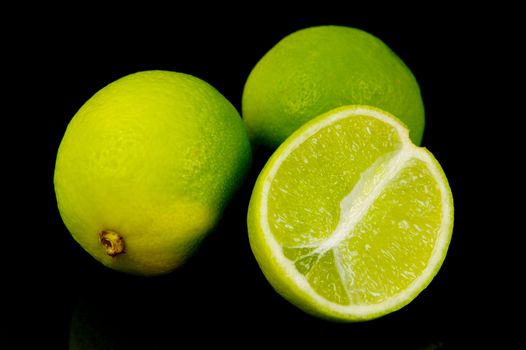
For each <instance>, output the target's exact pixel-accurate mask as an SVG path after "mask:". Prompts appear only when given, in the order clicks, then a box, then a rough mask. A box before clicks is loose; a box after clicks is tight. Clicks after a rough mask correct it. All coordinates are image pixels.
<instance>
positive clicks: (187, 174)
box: [54, 71, 251, 275]
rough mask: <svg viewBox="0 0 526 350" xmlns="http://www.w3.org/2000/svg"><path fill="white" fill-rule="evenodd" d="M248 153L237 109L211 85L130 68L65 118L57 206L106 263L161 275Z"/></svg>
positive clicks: (206, 225)
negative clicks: (74, 112)
mask: <svg viewBox="0 0 526 350" xmlns="http://www.w3.org/2000/svg"><path fill="white" fill-rule="evenodd" d="M250 160H251V150H250V142H249V139H248V136H247V133H246V130H245V127H244V125H243V122H242V120H241V118H240V116H239V114H238V112H237V111H236V109H235V108H234V107H233V106H232V105H231V104H230V103H229V102H228V101H227V100H226V98H224V97H223V96H222V95H221V94H220V93H219V92H218V91H217V90H216V89H214V88H213V87H212V86H210V85H209V84H207V83H206V82H204V81H202V80H200V79H198V78H196V77H193V76H190V75H187V74H183V73H177V72H169V71H143V72H138V73H134V74H130V75H128V76H125V77H123V78H121V79H118V80H116V81H114V82H113V83H111V84H109V85H107V86H106V87H104V88H103V89H102V90H100V91H99V92H97V93H96V94H95V95H94V96H93V97H91V98H90V99H89V100H88V101H87V102H86V103H85V104H84V105H83V106H82V107H81V108H80V109H79V111H78V112H77V113H76V114H75V116H74V117H73V118H72V119H71V121H70V123H69V125H68V127H67V130H66V132H65V134H64V137H63V139H62V141H61V144H60V147H59V150H58V154H57V159H56V165H55V175H54V184H55V192H56V197H57V202H58V207H59V211H60V214H61V216H62V219H63V221H64V223H65V225H66V226H67V228H68V229H69V231H70V232H71V234H72V236H73V237H74V238H75V240H76V241H77V242H78V243H79V244H80V245H81V246H82V247H83V248H84V249H85V250H86V251H87V252H88V253H90V254H91V255H92V256H93V257H95V258H96V259H97V260H99V261H100V262H102V263H103V264H105V265H107V266H109V267H111V268H114V269H117V270H120V271H124V272H128V273H132V274H139V275H155V274H161V273H166V272H169V271H171V270H173V269H174V268H176V267H177V266H179V265H180V264H181V263H183V262H184V261H185V260H186V259H187V258H188V257H189V256H190V255H191V253H192V251H193V250H194V249H195V247H196V246H197V245H198V243H199V242H200V240H201V239H202V238H203V237H204V236H205V235H206V234H207V233H208V232H210V230H211V229H212V228H213V227H214V225H215V224H216V222H217V221H218V219H219V217H220V216H221V213H222V211H223V209H224V208H225V205H226V204H227V202H228V201H229V199H230V198H231V196H232V195H233V193H234V191H235V190H236V188H237V186H238V185H239V184H240V182H241V180H242V179H243V176H244V175H245V173H246V172H247V170H248V168H249V163H250Z"/></svg>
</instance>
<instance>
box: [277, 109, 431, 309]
mask: <svg viewBox="0 0 526 350" xmlns="http://www.w3.org/2000/svg"><path fill="white" fill-rule="evenodd" d="M322 140H323V141H322ZM440 203H441V201H440V191H439V187H438V185H437V184H436V180H435V179H434V177H433V176H432V174H431V172H430V170H429V168H428V166H427V164H426V163H425V162H424V161H422V160H420V159H419V158H417V157H415V156H414V155H413V154H412V153H411V149H408V148H407V147H405V146H404V145H403V143H402V142H401V141H400V138H399V135H398V133H397V131H396V130H395V129H394V127H392V126H390V125H388V124H386V123H383V122H380V121H378V120H377V119H375V118H371V117H360V118H352V120H350V119H349V118H347V119H342V120H340V121H338V122H336V123H334V124H332V125H330V126H328V127H325V128H323V129H321V130H320V131H318V132H317V133H315V134H314V135H312V136H311V137H309V138H308V139H307V140H305V141H304V142H303V143H302V144H301V145H300V146H299V147H297V148H296V149H294V150H293V151H292V152H291V153H290V154H289V156H288V157H287V158H286V159H285V160H284V161H283V163H282V164H281V165H280V168H279V170H278V171H277V173H276V175H275V176H274V178H273V180H272V185H271V186H270V190H269V198H268V220H269V223H270V228H271V231H272V234H273V236H274V237H275V239H276V240H277V241H278V243H279V244H280V245H281V246H282V247H283V254H284V255H285V257H286V258H288V259H289V260H290V261H292V262H293V263H294V266H295V267H296V269H297V270H298V272H299V273H301V274H302V275H303V276H304V277H305V278H306V280H307V281H308V283H309V284H310V285H311V287H312V288H313V289H314V290H315V291H316V292H317V293H318V294H320V295H321V296H323V297H324V298H326V299H327V300H330V301H332V302H335V303H338V304H342V305H349V304H353V305H360V304H374V303H381V302H382V301H384V300H385V299H386V298H388V297H390V296H394V295H396V294H397V293H398V292H400V291H402V290H404V289H406V288H407V286H408V285H409V284H411V283H412V282H413V281H414V280H415V279H416V278H417V276H419V275H420V273H421V272H422V271H423V270H424V269H425V267H426V265H427V261H428V260H429V258H430V256H431V253H432V251H433V248H434V246H435V243H436V238H437V236H438V232H439V229H440V225H441V217H440V215H437V213H440V205H441V204H440Z"/></svg>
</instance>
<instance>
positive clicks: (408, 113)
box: [242, 26, 425, 149]
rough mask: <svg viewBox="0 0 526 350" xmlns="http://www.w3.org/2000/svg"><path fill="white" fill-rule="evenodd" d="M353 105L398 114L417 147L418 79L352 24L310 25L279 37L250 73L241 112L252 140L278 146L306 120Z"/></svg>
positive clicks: (419, 131)
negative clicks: (347, 25) (276, 42)
mask: <svg viewBox="0 0 526 350" xmlns="http://www.w3.org/2000/svg"><path fill="white" fill-rule="evenodd" d="M349 104H362V105H370V106H375V107H378V108H381V109H383V110H385V111H388V112H390V113H391V114H393V115H396V116H397V117H398V118H399V119H400V120H402V122H404V123H405V124H406V125H407V126H408V128H409V130H410V137H411V140H412V141H413V143H414V144H416V145H420V142H421V140H422V135H423V131H424V124H425V116H424V105H423V101H422V98H421V96H420V88H419V86H418V83H417V81H416V79H415V77H414V76H413V74H412V73H411V71H410V70H409V69H408V67H407V66H406V65H405V64H404V63H403V62H402V60H401V59H400V58H399V57H398V56H397V55H396V54H395V53H394V52H393V51H391V49H389V47H387V46H386V45H385V44H384V43H383V42H382V41H381V40H379V39H378V38H376V37H374V36H373V35H371V34H368V33H366V32H364V31H361V30H358V29H354V28H349V27H340V26H320V27H312V28H307V29H303V30H300V31H297V32H295V33H292V34H290V35H288V36H287V37H285V38H284V39H282V40H281V41H280V42H279V43H278V44H277V45H276V46H274V47H273V48H272V49H271V50H270V51H269V52H268V53H267V54H265V56H263V58H262V59H261V60H260V61H259V62H258V63H257V64H256V66H255V67H254V69H253V70H252V72H251V73H250V76H249V77H248V80H247V82H246V84H245V88H244V91H243V100H242V112H243V113H242V114H243V118H244V120H245V122H246V124H247V126H248V129H249V134H250V137H251V139H252V141H253V143H255V144H261V145H264V146H266V147H268V148H271V149H275V148H277V146H279V144H281V143H282V142H283V141H284V140H285V138H286V137H287V136H289V135H290V134H291V133H292V132H293V131H294V130H296V129H298V128H299V127H300V126H301V125H303V124H304V123H305V122H307V121H308V120H310V119H312V118H314V117H316V116H318V115H320V114H322V113H325V112H327V111H329V110H331V109H333V108H336V107H339V106H343V105H349Z"/></svg>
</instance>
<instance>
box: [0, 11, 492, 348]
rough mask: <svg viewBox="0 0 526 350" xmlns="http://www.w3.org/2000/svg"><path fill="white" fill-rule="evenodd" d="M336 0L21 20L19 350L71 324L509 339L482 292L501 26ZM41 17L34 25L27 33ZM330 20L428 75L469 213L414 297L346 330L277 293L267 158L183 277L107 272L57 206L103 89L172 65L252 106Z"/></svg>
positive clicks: (16, 231) (261, 340) (16, 263)
mask: <svg viewBox="0 0 526 350" xmlns="http://www.w3.org/2000/svg"><path fill="white" fill-rule="evenodd" d="M322 5H323V4H321V5H319V7H318V8H315V9H312V10H303V11H290V10H289V11H287V12H285V11H284V10H283V9H281V8H279V7H271V6H263V5H261V4H260V5H258V6H256V5H254V7H249V6H248V5H244V6H240V9H236V10H234V9H229V11H226V10H225V9H224V8H223V9H211V8H207V7H206V6H205V5H203V8H200V9H192V10H190V9H183V8H180V7H177V6H175V7H174V8H163V7H154V6H152V7H148V8H138V9H135V10H137V11H131V12H132V13H125V11H118V12H109V11H108V10H107V9H105V8H100V9H96V10H93V9H91V10H93V11H90V12H89V14H88V15H85V14H86V10H87V9H77V10H72V9H66V10H64V11H66V12H63V14H62V15H55V16H53V17H51V16H40V15H39V13H38V10H37V11H35V12H34V13H33V17H30V18H25V21H24V22H17V24H16V25H12V26H10V28H9V33H12V32H16V33H17V35H16V36H12V35H9V34H8V35H7V36H6V39H7V48H8V49H7V50H6V51H5V52H6V54H5V56H6V57H4V58H6V59H7V61H5V63H4V66H5V73H6V76H7V78H8V82H9V86H10V91H11V92H14V93H12V94H11V93H10V94H7V95H4V97H5V98H6V103H7V105H8V106H10V107H12V108H9V109H8V110H9V112H8V113H9V116H8V117H9V118H7V119H8V121H9V124H7V127H6V129H5V130H3V132H2V133H3V134H4V139H7V140H9V146H8V148H6V149H5V152H4V153H5V154H4V161H5V164H7V165H8V167H7V168H8V169H9V171H7V172H6V173H7V175H8V178H7V180H6V183H7V186H6V187H7V190H8V193H9V194H13V195H12V196H9V197H8V207H9V210H8V211H7V214H8V215H7V217H6V219H5V221H6V222H11V223H14V225H12V226H11V227H12V229H10V230H9V231H8V232H5V237H6V239H5V241H4V243H3V244H2V248H3V250H4V252H5V253H7V254H4V257H7V261H6V263H5V264H4V266H6V274H7V277H8V279H9V282H8V283H7V285H9V286H14V288H8V296H7V297H4V301H5V308H4V310H8V312H7V313H4V317H6V319H7V320H8V322H7V323H8V326H7V334H8V337H7V339H8V342H12V344H17V345H18V346H15V348H27V347H29V344H35V345H36V344H38V347H42V348H44V347H47V348H54V349H61V348H67V347H68V342H69V337H70V333H71V332H81V333H82V332H84V333H82V334H92V335H94V336H93V338H95V339H98V340H99V341H100V342H102V343H105V344H106V345H115V346H117V348H145V349H146V348H151V349H159V348H162V349H164V348H178V347H182V346H181V345H182V344H196V345H204V344H209V342H211V344H214V345H216V346H218V345H227V346H234V345H236V344H237V345H241V346H243V347H251V346H254V344H258V345H259V344H261V345H265V344H269V345H274V346H279V345H287V346H290V345H297V346H309V345H313V344H315V343H321V344H325V346H326V347H329V346H334V345H335V344H337V343H342V344H345V346H346V347H348V348H353V349H369V348H386V347H389V348H396V349H398V348H400V349H439V348H456V347H457V346H460V345H461V344H475V343H479V342H482V343H484V342H485V341H486V339H488V338H490V337H493V336H494V335H495V332H496V331H495V330H494V329H489V330H488V329H486V327H485V325H486V324H487V323H489V321H488V320H487V318H486V317H487V315H488V313H487V312H486V311H483V312H480V311H481V308H480V303H481V301H483V300H484V301H488V300H491V296H488V295H486V294H487V293H489V292H488V290H487V289H486V288H484V289H482V288H481V286H486V282H485V281H484V276H486V272H483V271H482V270H484V269H482V268H481V266H482V263H483V260H485V254H484V252H482V250H483V248H482V244H483V242H484V241H485V240H486V238H485V237H486V236H485V232H487V231H489V230H490V223H489V222H488V221H486V220H481V219H483V218H485V217H489V216H490V215H489V214H488V213H489V210H490V208H488V207H487V206H485V205H484V198H487V195H489V193H487V192H492V191H494V189H492V188H487V189H485V191H486V193H485V196H483V197H481V196H479V193H480V187H479V186H480V183H481V182H484V180H481V179H480V178H479V174H480V173H478V172H477V170H478V169H479V168H480V165H479V164H480V161H481V159H482V158H483V156H481V155H479V153H477V150H478V149H479V146H478V145H480V140H477V139H476V136H477V135H480V134H481V133H484V131H483V130H482V128H483V127H484V124H485V120H484V118H485V116H484V114H483V113H480V112H479V110H477V109H476V108H474V106H476V105H477V104H480V102H481V101H480V100H481V99H484V97H482V95H480V94H479V93H478V92H477V91H478V89H479V88H480V87H481V86H484V82H485V79H488V76H487V75H485V76H483V77H481V75H480V70H479V67H481V66H484V63H481V60H480V58H481V57H484V56H485V55H484V54H483V53H484V52H485V50H486V49H487V46H486V45H487V43H488V42H493V43H498V40H497V38H496V37H495V35H494V33H493V32H492V30H488V27H487V21H486V18H487V19H489V18H490V17H483V18H481V17H478V15H477V14H476V13H474V12H472V11H471V10H470V11H463V12H459V11H450V10H449V9H440V8H433V7H430V8H426V9H424V8H418V7H416V8H414V7H413V8H411V9H400V8H396V9H385V11H382V12H381V13H379V9H378V8H376V9H368V10H364V9H359V8H358V7H355V6H348V7H345V8H343V7H342V8H340V7H334V6H332V7H327V8H322ZM58 10H59V9H57V11H58ZM70 10H71V11H70ZM236 11H240V12H236ZM204 12H206V13H204ZM477 18H478V20H472V21H470V19H477ZM25 23H31V24H32V26H30V27H28V29H27V31H25V32H24V31H22V30H21V29H22V28H24V27H25ZM321 24H339V25H348V26H353V27H357V28H360V29H363V30H366V31H368V32H370V33H372V34H374V35H376V36H377V37H379V38H380V39H382V40H383V41H384V42H385V43H386V44H387V45H388V46H390V47H391V48H392V49H393V51H395V52H396V53H397V54H398V55H399V56H400V57H401V58H402V60H403V61H404V62H405V63H406V64H407V65H408V66H409V67H410V69H411V70H412V72H413V73H414V75H415V76H416V78H417V80H418V82H419V84H420V88H421V92H422V96H423V99H424V104H425V107H426V129H425V134H424V139H423V142H422V145H423V146H425V147H427V148H428V149H429V150H430V151H431V152H432V153H433V154H434V155H435V156H436V158H437V159H438V160H439V161H440V163H441V165H442V167H443V169H444V171H445V173H446V174H447V176H448V179H449V181H450V185H451V188H452V191H453V196H454V199H455V206H456V208H455V228H454V233H453V239H452V242H451V245H450V250H449V253H448V256H447V258H446V260H445V262H444V265H443V267H442V269H441V270H440V272H439V274H438V275H437V276H436V277H435V279H434V280H433V281H432V283H431V284H430V286H429V287H428V288H427V289H426V290H425V291H424V292H422V293H421V295H420V296H418V297H417V298H416V299H415V300H414V301H413V302H412V303H411V304H409V305H408V306H406V307H404V308H403V309H402V310H400V311H397V312H395V313H393V314H390V315H387V316H385V317H382V318H380V319H377V320H373V321H369V322H365V323H355V324H339V323H333V322H328V321H324V320H320V319H316V318H314V317H311V316H309V315H307V314H304V313H303V312H302V311H300V310H298V309H296V308H295V307H294V306H292V305H291V304H289V303H288V302H287V301H285V300H284V299H282V298H281V297H280V296H279V295H278V294H277V293H275V292H274V291H273V289H272V288H271V286H270V285H269V284H268V283H267V281H266V280H265V278H264V277H263V275H262V273H261V272H260V270H259V268H258V266H257V264H256V262H255V260H254V258H253V256H252V253H251V251H250V247H249V245H248V239H247V230H246V224H245V220H246V210H247V204H248V201H249V198H250V194H251V189H252V186H253V183H254V181H255V178H256V177H257V174H258V172H259V170H260V169H261V167H262V166H263V164H264V162H265V159H266V156H267V155H266V154H264V153H256V154H255V155H254V164H253V167H252V171H251V173H250V175H249V176H248V178H247V180H246V181H245V183H244V185H243V186H242V188H241V189H240V191H239V193H238V194H237V195H236V196H235V198H234V199H233V200H232V202H231V205H230V206H229V207H228V209H227V210H226V212H225V215H224V218H223V219H222V221H221V222H220V224H219V225H218V227H217V229H216V230H214V231H213V232H212V233H211V235H210V236H209V237H208V238H207V239H206V240H205V241H204V243H203V245H202V247H201V248H200V249H199V250H198V252H197V253H196V255H195V256H194V257H193V258H192V259H191V260H190V261H188V262H187V264H186V265H184V266H183V267H182V268H180V269H179V270H178V271H176V272H174V273H171V274H169V275H166V276H161V277H155V278H138V277H133V276H126V275H123V274H120V273H117V272H114V271H111V270H109V269H107V268H105V267H103V266H102V265H100V264H99V263H98V262H96V261H95V260H93V259H92V258H91V257H90V256H89V255H87V254H86V253H85V252H84V251H83V250H82V248H80V247H79V246H78V245H77V244H76V243H75V242H74V241H73V239H72V238H71V236H70V235H69V233H68V232H67V230H66V228H65V227H64V225H63V223H62V221H61V218H60V215H59V213H58V210H57V208H56V201H55V196H54V190H53V180H52V179H53V169H54V161H55V156H56V151H57V148H58V145H59V143H60V140H61V138H62V135H63V133H64V131H65V128H66V126H67V124H68V122H69V120H70V119H71V118H72V116H73V115H74V114H75V112H76V111H77V110H78V108H80V106H81V105H82V104H83V103H84V102H85V101H86V100H87V99H88V98H89V97H91V96H92V95H93V94H94V93H95V92H96V91H98V90H99V89H101V88H102V87H104V86H105V85H107V84H108V83H110V82H111V81H113V80H115V79H118V78H120V77H122V76H124V75H126V74H129V73H133V72H136V71H140V70H147V69H165V70H173V71H179V72H185V73H189V74H192V75H195V76H197V77H199V78H201V79H204V80H205V81H207V82H209V83H210V84H212V85H213V86H214V87H215V88H217V89H218V90H219V91H220V92H221V93H222V94H224V96H225V97H226V98H228V99H229V100H230V101H231V102H232V103H233V104H234V106H235V107H236V108H237V109H238V110H239V111H240V110H241V102H240V101H241V94H242V89H243V85H244V82H245V80H246V78H247V76H248V74H249V73H250V70H251V68H252V67H253V66H254V64H255V63H256V62H257V61H258V60H259V59H260V58H261V57H262V55H263V54H264V53H265V52H267V51H268V50H269V49H270V48H271V47H272V46H273V45H274V44H276V43H277V42H278V41H279V40H280V39H281V38H283V37H284V36H286V35H287V34H289V33H291V32H293V31H295V30H298V29H301V28H305V27H309V26H314V25H321ZM486 56H487V55H486ZM489 74H491V73H489ZM474 114H475V115H476V118H477V119H478V122H477V123H473V118H474V116H473V115H474ZM11 122H14V124H11ZM474 174H477V180H476V181H475V180H474ZM482 221H483V222H482ZM488 284H489V283H488ZM9 292H11V293H9ZM4 324H5V323H4ZM2 327H4V326H2ZM81 328H83V329H84V331H79V329H81ZM2 338H4V339H5V337H2ZM118 346H120V347H118Z"/></svg>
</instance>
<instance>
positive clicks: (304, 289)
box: [248, 105, 453, 321]
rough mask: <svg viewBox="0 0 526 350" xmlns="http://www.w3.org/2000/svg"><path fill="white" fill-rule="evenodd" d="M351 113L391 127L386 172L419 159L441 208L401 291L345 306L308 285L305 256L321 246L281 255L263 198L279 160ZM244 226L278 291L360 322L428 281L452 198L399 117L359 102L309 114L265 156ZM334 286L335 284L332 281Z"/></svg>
mask: <svg viewBox="0 0 526 350" xmlns="http://www.w3.org/2000/svg"><path fill="white" fill-rule="evenodd" d="M353 116H368V117H373V118H376V119H379V120H381V121H383V122H385V123H387V124H389V125H390V126H392V127H393V129H394V130H396V132H397V134H398V137H399V139H400V141H401V146H400V149H399V150H398V151H397V152H396V154H395V155H390V157H392V159H391V162H392V167H391V171H393V173H396V172H397V171H399V170H400V169H399V168H400V167H403V164H404V162H406V161H407V160H409V159H418V160H421V161H422V162H423V163H424V164H425V165H426V166H427V168H428V170H429V172H430V173H431V174H432V177H433V178H434V179H436V184H437V185H438V189H439V192H440V196H441V210H442V212H441V214H440V216H441V220H442V221H441V225H440V231H439V232H438V234H437V241H436V243H435V246H434V249H433V251H432V253H431V255H430V258H429V260H428V262H427V265H426V267H425V268H424V269H423V271H422V272H421V273H420V275H419V276H418V277H417V278H416V279H414V280H413V282H412V283H410V284H409V285H408V286H407V287H406V288H405V289H404V290H403V291H401V292H399V293H397V294H395V295H393V296H389V297H387V298H386V299H385V300H383V301H381V302H377V303H371V304H367V303H364V304H352V303H351V304H348V305H345V304H346V302H348V299H347V300H346V299H345V297H344V298H343V299H341V300H329V299H330V298H327V296H322V295H320V293H319V292H318V291H317V290H316V289H315V287H313V284H314V285H316V283H315V282H314V283H313V282H312V281H309V280H308V278H307V276H306V274H308V272H309V270H310V269H312V266H309V259H308V257H309V256H311V257H312V256H313V255H315V253H320V252H321V251H323V249H324V247H323V245H322V246H318V247H317V248H316V249H315V250H317V251H309V252H308V253H307V254H303V256H301V257H299V259H296V260H291V256H290V254H291V253H290V248H289V252H288V254H287V255H288V256H286V255H285V254H286V253H285V254H284V248H283V246H282V245H281V244H280V243H279V242H278V241H277V239H276V237H275V236H274V235H273V233H272V229H271V227H270V225H269V220H268V208H267V205H266V203H267V201H268V195H269V192H270V187H271V185H272V181H273V179H274V177H275V176H276V174H277V171H278V170H279V168H280V165H281V164H282V163H283V161H284V160H285V159H287V157H288V156H289V155H290V154H291V153H292V152H293V151H294V150H295V149H296V148H298V147H299V146H300V145H301V144H302V143H303V142H304V141H305V140H307V139H308V138H309V137H311V136H313V135H315V134H316V133H318V132H319V131H320V130H322V129H323V128H325V127H327V126H329V125H331V124H333V123H335V122H336V121H338V120H340V119H344V118H349V117H353ZM387 167H389V165H387ZM380 187H382V186H380ZM375 196H377V194H373V195H372V196H370V197H369V199H371V198H375ZM366 200H367V199H366ZM354 215H355V217H357V218H359V217H360V215H363V213H362V214H360V213H355V214H354ZM351 217H352V215H351ZM248 226H249V227H248V228H249V238H250V243H251V247H252V250H253V252H254V255H255V257H256V259H257V261H258V263H259V265H260V267H261V268H262V271H263V273H264V274H265V276H266V277H267V279H268V280H269V281H270V283H271V284H272V285H273V287H274V288H275V289H276V290H277V291H278V292H279V293H280V294H281V295H283V296H284V297H285V298H286V299H288V300H289V301H290V302H292V303H293V304H295V305H297V306H298V307H300V308H301V309H303V310H304V311H306V312H308V313H311V314H314V315H317V316H320V317H323V318H328V319H332V320H338V321H360V320H367V319H373V318H376V317H380V316H383V315H385V314H388V313H390V312H393V311H395V310H398V309H400V308H401V307H403V306H405V305H406V304H408V303H409V302H410V301H411V300H413V299H414V298H415V297H416V296H417V295H418V294H419V293H420V292H421V291H422V290H423V289H424V288H426V287H427V285H428V284H429V283H430V282H431V280H432V279H433V277H434V276H435V275H436V273H437V272H438V270H439V268H440V266H441V264H442V262H443V260H444V258H445V255H446V253H447V247H448V245H449V242H450V239H451V234H452V227H453V198H452V195H451V191H450V189H449V185H448V182H447V178H446V176H445V174H444V172H443V171H442V169H441V167H440V165H439V163H438V162H437V161H436V159H435V158H434V157H433V155H432V154H431V153H430V152H429V151H428V150H426V149H425V148H421V147H418V146H415V145H414V144H412V142H411V141H410V139H409V133H408V129H407V128H406V127H405V125H404V124H403V123H402V122H400V121H399V120H398V119H397V118H395V117H394V116H392V115H390V114H389V113H387V112H385V111H382V110H380V109H378V108H374V107H370V106H359V105H355V106H343V107H340V108H337V109H334V110H332V111H329V112H327V113H325V114H323V115H321V116H319V117H317V118H315V119H313V120H312V121H310V122H308V123H307V124H305V125H304V126H303V127H301V128H300V129H298V130H297V131H296V132H295V133H293V134H292V135H291V136H290V137H289V138H288V139H287V140H286V141H285V142H284V143H283V144H282V145H281V146H280V147H279V148H278V150H277V151H276V152H275V153H274V154H273V156H272V157H271V158H270V159H269V161H268V163H267V165H266V166H265V168H264V169H263V171H262V172H261V174H260V176H259V178H258V180H257V183H256V186H255V188H254V191H253V195H252V199H251V201H250V205H249V214H248ZM342 232H343V231H342ZM333 237H334V238H333ZM331 239H332V240H334V241H336V240H339V239H340V240H341V239H342V237H338V235H333V236H331V237H330V238H329V239H327V240H325V241H324V244H325V245H326V247H325V248H327V247H334V246H335V242H332V243H331V242H330V240H331ZM327 242H328V243H327ZM311 260H312V258H311ZM311 265H312V263H311ZM334 265H335V266H336V268H337V269H343V268H344V266H342V264H341V263H339V262H338V261H336V262H335V264H334ZM334 288H337V286H335V287H334Z"/></svg>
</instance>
